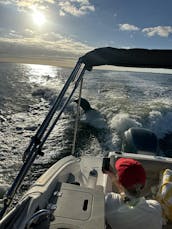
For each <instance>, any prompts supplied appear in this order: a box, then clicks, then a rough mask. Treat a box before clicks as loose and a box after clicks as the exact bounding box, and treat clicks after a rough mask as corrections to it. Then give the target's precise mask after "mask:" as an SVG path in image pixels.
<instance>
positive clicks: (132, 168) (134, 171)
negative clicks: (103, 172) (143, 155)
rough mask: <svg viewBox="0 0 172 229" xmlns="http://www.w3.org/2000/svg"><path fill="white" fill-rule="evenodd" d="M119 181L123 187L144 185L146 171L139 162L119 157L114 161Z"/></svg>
mask: <svg viewBox="0 0 172 229" xmlns="http://www.w3.org/2000/svg"><path fill="white" fill-rule="evenodd" d="M115 168H116V171H117V174H118V180H119V182H120V183H121V184H122V185H123V186H124V188H126V189H128V188H132V187H133V186H134V185H136V184H142V185H143V186H144V185H145V182H146V173H145V170H144V168H143V166H142V165H141V163H140V162H138V161H136V160H134V159H131V158H120V159H118V160H117V161H116V163H115Z"/></svg>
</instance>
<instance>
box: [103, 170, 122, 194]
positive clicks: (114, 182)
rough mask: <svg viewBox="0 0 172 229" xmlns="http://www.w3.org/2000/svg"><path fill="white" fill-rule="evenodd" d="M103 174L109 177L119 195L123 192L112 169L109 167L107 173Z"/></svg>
mask: <svg viewBox="0 0 172 229" xmlns="http://www.w3.org/2000/svg"><path fill="white" fill-rule="evenodd" d="M105 173H106V174H107V175H108V176H109V177H110V179H111V181H112V184H113V185H114V186H115V187H116V188H117V190H118V192H119V193H123V192H124V190H123V188H122V186H121V185H120V183H119V182H118V179H117V176H116V175H115V174H114V171H113V168H112V167H110V168H109V171H105Z"/></svg>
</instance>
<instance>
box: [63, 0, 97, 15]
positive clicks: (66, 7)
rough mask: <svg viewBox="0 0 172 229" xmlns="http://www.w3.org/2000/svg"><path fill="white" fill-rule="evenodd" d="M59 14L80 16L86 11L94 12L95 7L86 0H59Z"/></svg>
mask: <svg viewBox="0 0 172 229" xmlns="http://www.w3.org/2000/svg"><path fill="white" fill-rule="evenodd" d="M59 7H60V15H61V16H65V15H66V14H70V15H73V16H77V17H78V16H82V15H85V14H87V13H88V12H94V11H95V8H94V6H93V5H91V4H90V2H89V1H88V0H68V1H60V2H59Z"/></svg>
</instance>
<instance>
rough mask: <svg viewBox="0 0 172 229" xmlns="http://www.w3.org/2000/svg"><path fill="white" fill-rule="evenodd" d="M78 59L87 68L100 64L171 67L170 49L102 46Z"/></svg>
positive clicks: (171, 53)
mask: <svg viewBox="0 0 172 229" xmlns="http://www.w3.org/2000/svg"><path fill="white" fill-rule="evenodd" d="M80 61H81V62H82V63H84V64H85V65H86V68H87V69H88V70H91V69H92V67H94V66H100V65H115V66H123V67H141V68H169V69H172V50H158V49H152V50H151V49H137V48H135V49H118V48H112V47H104V48H98V49H94V50H93V51H90V52H88V53H86V54H85V55H84V56H82V57H81V58H80Z"/></svg>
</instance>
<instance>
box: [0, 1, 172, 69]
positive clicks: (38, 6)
mask: <svg viewBox="0 0 172 229" xmlns="http://www.w3.org/2000/svg"><path fill="white" fill-rule="evenodd" d="M171 10H172V0H0V61H3V60H10V59H11V60H15V59H17V58H18V59H20V60H26V59H27V60H32V61H38V60H40V61H42V63H43V62H45V63H46V62H52V63H53V61H54V62H56V61H62V62H66V63H67V64H69V65H70V61H72V60H77V59H78V57H80V56H82V55H83V54H85V53H86V52H88V51H90V50H92V49H94V48H99V47H105V46H111V47H116V48H148V49H172V13H171Z"/></svg>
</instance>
